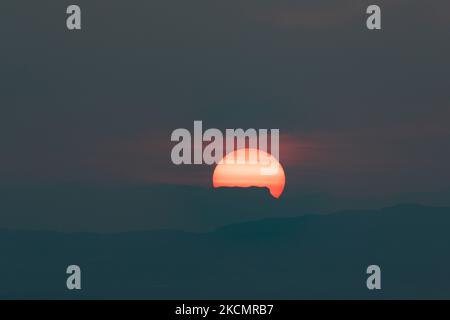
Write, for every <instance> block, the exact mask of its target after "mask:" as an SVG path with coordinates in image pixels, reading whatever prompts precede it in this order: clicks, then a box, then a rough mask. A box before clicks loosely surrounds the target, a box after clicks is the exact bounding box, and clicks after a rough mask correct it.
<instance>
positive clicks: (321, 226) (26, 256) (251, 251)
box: [0, 201, 450, 299]
mask: <svg viewBox="0 0 450 320" xmlns="http://www.w3.org/2000/svg"><path fill="white" fill-rule="evenodd" d="M269 204H270V201H269ZM449 230H450V208H443V207H442V208H440V207H425V206H419V205H398V206H394V207H389V208H385V209H381V210H374V211H346V212H338V213H335V214H330V215H305V216H300V217H293V218H278V219H277V218H270V219H263V220H260V221H254V222H247V223H236V224H232V225H228V226H225V227H221V228H218V229H217V230H215V231H213V232H207V233H191V232H181V231H147V232H145V231H143V232H128V233H115V234H94V233H55V232H27V231H22V232H20V231H7V230H3V231H0V252H1V255H2V259H1V260H0V298H125V299H127V298H149V299H163V298H169V299H174V298H181V299H194V298H210V299H211V298H235V299H241V298H270V299H277V298H280V299H281V298H288V299H302V298H303V299H305V298H306V299H309V298H331V299H341V298H350V299H372V298H386V299H388V298H401V299H406V298H412V299H416V298H425V299H430V298H447V299H449V298H450V271H449V270H450V232H449ZM69 264H78V265H80V266H81V268H82V287H83V289H82V291H81V292H69V291H67V290H65V279H66V274H65V268H66V267H67V265H69ZM370 264H378V265H380V267H381V269H382V290H381V291H375V292H374V291H369V290H367V289H366V286H365V281H366V277H367V275H366V273H365V270H366V268H367V266H368V265H370Z"/></svg>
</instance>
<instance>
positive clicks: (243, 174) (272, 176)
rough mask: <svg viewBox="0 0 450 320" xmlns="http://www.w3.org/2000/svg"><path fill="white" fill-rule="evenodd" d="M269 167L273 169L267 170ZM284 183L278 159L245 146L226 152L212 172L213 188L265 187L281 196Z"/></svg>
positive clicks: (282, 171) (275, 194)
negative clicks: (244, 147)
mask: <svg viewBox="0 0 450 320" xmlns="http://www.w3.org/2000/svg"><path fill="white" fill-rule="evenodd" d="M251 160H253V161H251ZM269 168H272V169H275V170H267V169H269ZM264 170H266V173H265V171H264ZM267 172H268V173H267ZM285 183H286V177H285V174H284V170H283V167H282V166H281V164H280V163H279V162H278V160H277V159H276V158H275V157H274V156H272V155H271V154H269V153H267V152H264V151H262V150H258V149H248V148H247V149H240V150H236V151H233V152H230V153H228V154H227V155H226V156H225V157H223V159H222V160H221V161H220V162H219V163H218V164H217V166H216V168H215V170H214V173H213V186H214V188H218V187H241V188H248V187H265V188H268V189H269V191H270V194H271V195H272V196H273V197H275V198H279V197H280V196H281V194H282V193H283V190H284V185H285Z"/></svg>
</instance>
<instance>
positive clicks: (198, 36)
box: [0, 0, 450, 202]
mask: <svg viewBox="0 0 450 320" xmlns="http://www.w3.org/2000/svg"><path fill="white" fill-rule="evenodd" d="M77 3H78V4H79V5H80V7H81V9H82V30H81V31H76V32H69V31H67V30H66V27H65V19H66V14H65V8H66V7H67V6H68V5H69V4H72V3H69V2H68V1H46V0H45V1H39V2H30V1H22V0H15V1H9V0H8V1H2V3H1V4H0V38H1V39H2V42H1V50H0V92H1V93H0V147H1V156H0V185H1V186H2V187H8V186H13V185H14V186H15V185H46V184H58V183H80V184H86V185H92V184H106V185H112V184H125V185H127V184H136V183H139V184H155V183H169V184H188V185H203V186H209V185H210V184H211V174H212V170H213V168H211V167H207V166H178V167H177V166H174V165H173V164H172V163H171V161H170V150H171V148H172V147H173V145H174V144H173V143H171V142H170V134H171V132H172V131H173V130H175V129H177V128H187V129H189V130H193V121H194V120H202V121H203V124H204V127H205V128H219V129H222V130H225V129H226V128H243V129H246V128H267V129H271V128H278V129H280V133H281V141H280V144H281V153H280V159H281V163H282V164H283V166H284V167H285V171H286V179H287V188H286V190H301V191H302V190H307V191H315V192H325V193H329V194H338V195H339V194H343V195H350V196H358V195H364V196H366V195H379V196H382V195H386V194H394V193H422V194H427V193H436V194H439V195H441V196H440V197H441V198H440V199H441V200H442V201H443V202H445V201H447V202H448V200H447V199H449V197H448V196H449V195H450V183H449V181H450V169H449V167H448V163H450V148H449V147H450V127H449V126H448V119H449V118H450V90H449V85H450V78H449V73H450V62H449V56H450V43H449V41H448V38H449V37H448V36H449V32H450V31H449V30H450V19H448V15H449V12H450V3H449V2H448V1H440V0H436V1H433V3H432V4H430V3H429V2H425V1H419V0H409V1H406V0H398V1H377V4H378V5H380V7H381V8H382V30H381V31H368V30H367V29H366V28H365V19H366V17H367V15H366V14H365V8H366V7H367V6H368V5H369V4H372V1H365V0H364V1H348V0H343V1H331V0H321V1H313V0H309V1H300V0H297V1H289V0H277V1H264V0H258V1H256V0H245V1H242V0H239V1H238V0H228V1H181V0H174V1H167V0H155V1H134V2H133V5H130V4H129V3H127V2H126V1H117V0H112V1H103V0H102V1H95V2H92V1H83V0H80V1H77Z"/></svg>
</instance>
